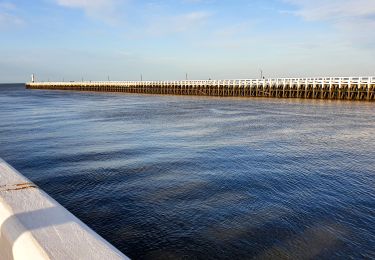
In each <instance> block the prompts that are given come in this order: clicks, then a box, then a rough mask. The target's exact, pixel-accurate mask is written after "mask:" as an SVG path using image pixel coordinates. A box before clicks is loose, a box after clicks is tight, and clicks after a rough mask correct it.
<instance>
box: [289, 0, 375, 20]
mask: <svg viewBox="0 0 375 260" xmlns="http://www.w3.org/2000/svg"><path fill="white" fill-rule="evenodd" d="M284 1H285V2H288V3H291V4H294V5H296V6H298V7H299V9H298V10H297V11H296V12H295V14H296V15H299V16H302V17H303V18H305V19H306V20H310V21H317V20H329V21H339V20H344V19H353V18H360V19H368V20H373V19H375V17H374V15H375V1H374V0H315V1H310V0H284Z"/></svg>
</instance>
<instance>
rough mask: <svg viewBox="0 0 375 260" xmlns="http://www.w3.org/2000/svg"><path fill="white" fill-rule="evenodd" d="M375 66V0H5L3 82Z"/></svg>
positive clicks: (320, 71)
mask: <svg viewBox="0 0 375 260" xmlns="http://www.w3.org/2000/svg"><path fill="white" fill-rule="evenodd" d="M260 70H262V71H263V74H264V76H265V77H267V78H271V77H273V78H274V77H315V76H375V0H232V1H230V0H149V1H148V0H5V1H4V0H0V82H3V83H5V82H26V81H29V80H30V75H31V74H32V73H35V75H36V78H37V80H40V81H48V80H49V81H62V80H64V81H69V80H74V81H78V80H108V78H109V79H110V80H139V79H140V77H141V75H142V78H143V80H179V79H185V77H186V73H187V75H188V78H189V79H208V78H211V79H240V78H241V79H242V78H258V77H259V75H260Z"/></svg>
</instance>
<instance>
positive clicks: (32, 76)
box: [31, 73, 35, 83]
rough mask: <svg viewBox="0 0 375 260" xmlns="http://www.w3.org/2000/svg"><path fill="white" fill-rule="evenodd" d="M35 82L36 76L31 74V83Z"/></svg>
mask: <svg viewBox="0 0 375 260" xmlns="http://www.w3.org/2000/svg"><path fill="white" fill-rule="evenodd" d="M34 81H35V76H34V73H33V74H31V82H33V83H34Z"/></svg>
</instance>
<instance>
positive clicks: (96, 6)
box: [56, 0, 119, 23]
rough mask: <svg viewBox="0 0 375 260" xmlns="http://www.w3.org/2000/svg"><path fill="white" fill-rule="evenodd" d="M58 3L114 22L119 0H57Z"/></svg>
mask: <svg viewBox="0 0 375 260" xmlns="http://www.w3.org/2000/svg"><path fill="white" fill-rule="evenodd" d="M56 2H57V4H58V5H60V6H63V7H68V8H78V9H82V10H83V11H84V12H85V14H86V15H88V16H90V17H94V18H99V19H101V20H103V21H106V22H108V23H114V22H115V17H116V7H117V5H118V2H119V1H117V0H56Z"/></svg>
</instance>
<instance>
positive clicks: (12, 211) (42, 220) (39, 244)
mask: <svg viewBox="0 0 375 260" xmlns="http://www.w3.org/2000/svg"><path fill="white" fill-rule="evenodd" d="M0 259H1V260H8V259H9V260H13V259H15V260H26V259H27V260H30V259H61V260H66V259H90V260H91V259H98V260H99V259H100V260H102V259H128V258H127V257H126V256H125V255H123V254H122V253H121V252H120V251H119V250H117V249H116V248H115V247H113V246H112V245H111V244H109V243H108V242H107V241H106V240H104V239H103V238H102V237H100V236H99V235H98V234H96V233H95V232H94V231H93V230H91V229H90V228H89V227H88V226H86V225H85V224H84V223H83V222H82V221H80V220H79V219H78V218H76V217H75V216H74V215H73V214H71V213H70V212H69V211H67V210H66V209H65V208H63V207H62V206H61V205H60V204H59V203H58V202H56V201H55V200H54V199H52V198H51V197H50V196H49V195H47V194H46V193H45V192H44V191H42V190H41V189H39V188H38V187H37V186H36V185H35V184H33V183H31V182H30V181H29V180H28V179H27V178H25V177H24V176H22V175H21V174H20V173H19V172H17V171H16V170H15V169H14V168H12V167H11V166H10V165H9V164H7V163H6V162H5V161H3V160H2V159H0Z"/></svg>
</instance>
